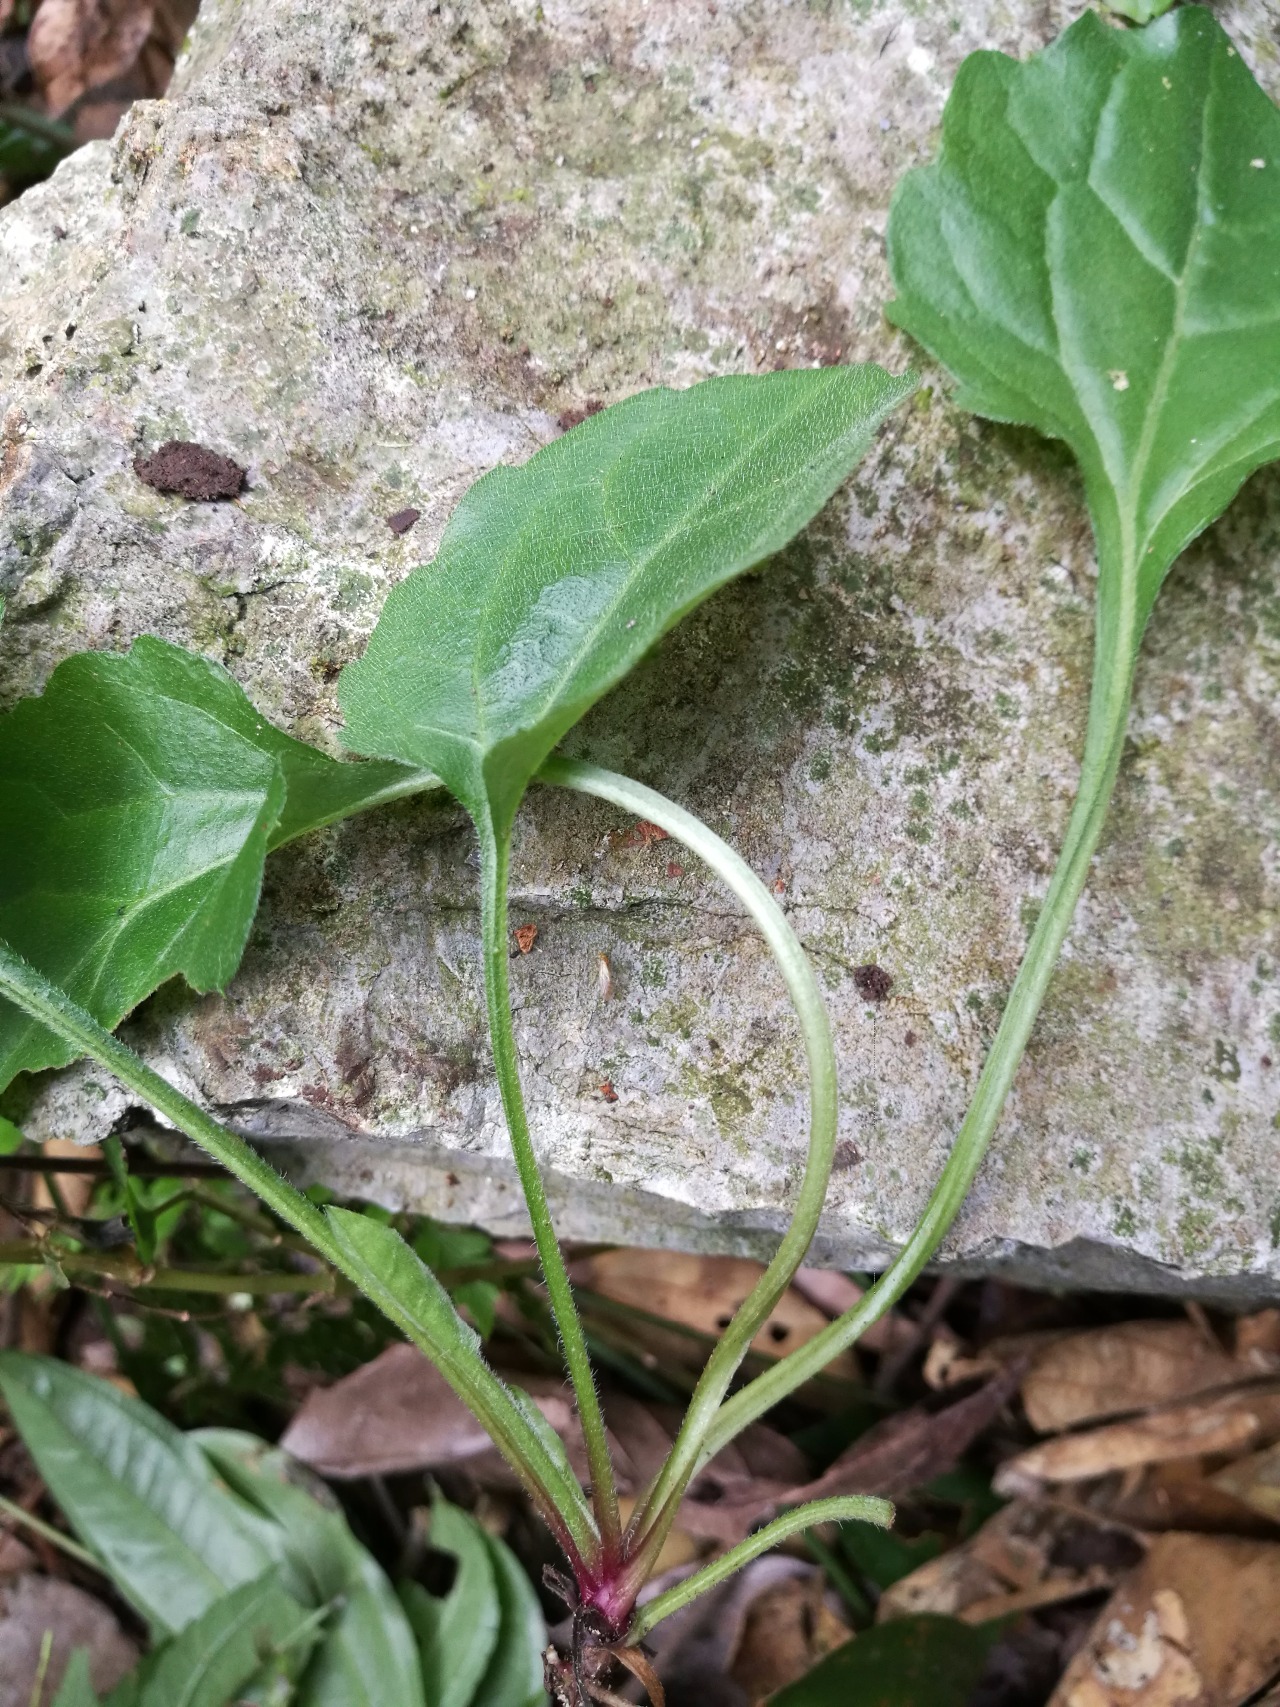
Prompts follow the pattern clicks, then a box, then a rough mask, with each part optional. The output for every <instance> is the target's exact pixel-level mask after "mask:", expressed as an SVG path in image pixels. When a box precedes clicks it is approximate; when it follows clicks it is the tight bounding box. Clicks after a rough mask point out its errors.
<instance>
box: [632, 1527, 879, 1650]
mask: <svg viewBox="0 0 1280 1707" xmlns="http://www.w3.org/2000/svg"><path fill="white" fill-rule="evenodd" d="M851 1522H856V1523H874V1524H876V1525H877V1526H878V1527H879V1528H881V1529H888V1528H889V1527H890V1525H891V1524H892V1523H893V1507H892V1505H891V1504H890V1503H889V1501H888V1500H879V1499H873V1498H872V1497H871V1496H870V1495H867V1494H846V1495H843V1496H841V1497H840V1498H837V1499H830V1500H814V1501H813V1502H812V1503H811V1504H810V1505H801V1506H797V1507H796V1508H795V1510H794V1511H787V1512H784V1513H783V1514H782V1516H781V1517H775V1518H774V1520H773V1522H772V1523H766V1524H765V1526H764V1528H763V1529H757V1530H756V1532H755V1534H754V1535H748V1537H747V1539H746V1540H745V1541H740V1542H739V1543H738V1545H737V1546H736V1547H731V1548H730V1549H729V1551H728V1552H727V1553H722V1554H721V1555H720V1557H719V1558H718V1559H713V1560H712V1561H711V1563H710V1564H709V1565H705V1566H704V1567H703V1568H702V1570H700V1571H695V1572H694V1573H693V1575H692V1576H691V1577H686V1578H685V1579H684V1581H683V1582H679V1583H677V1584H676V1585H675V1587H674V1588H669V1589H668V1590H667V1591H666V1593H665V1594H659V1595H655V1596H654V1598H653V1599H652V1600H650V1601H648V1602H647V1603H646V1604H645V1605H644V1606H642V1607H641V1608H640V1609H639V1611H638V1612H637V1613H636V1615H635V1617H634V1618H633V1619H632V1621H631V1628H630V1629H629V1630H628V1631H627V1641H628V1642H629V1643H632V1644H634V1643H636V1642H640V1641H642V1640H643V1639H644V1637H645V1636H647V1635H648V1634H649V1632H650V1630H652V1629H653V1627H654V1625H655V1624H661V1622H662V1620H663V1619H664V1618H670V1616H671V1614H672V1613H673V1612H679V1611H680V1610H681V1608H683V1607H686V1606H688V1605H689V1603H690V1601H693V1600H696V1599H697V1598H698V1596H699V1595H701V1594H706V1593H707V1592H708V1590H710V1589H713V1588H719V1586H720V1584H721V1583H722V1582H724V1581H725V1580H726V1579H727V1578H729V1577H731V1576H732V1575H733V1574H734V1572H735V1571H740V1570H741V1569H742V1567H743V1566H744V1565H749V1564H750V1563H751V1561H752V1560H753V1559H758V1558H759V1557H760V1555H761V1553H767V1552H768V1551H769V1549H770V1548H771V1547H776V1546H777V1545H778V1543H779V1542H780V1541H786V1540H787V1539H788V1538H789V1537H790V1536H792V1535H796V1534H798V1533H799V1532H800V1531H801V1530H802V1529H811V1528H813V1526H814V1525H815V1524H818V1523H851Z"/></svg>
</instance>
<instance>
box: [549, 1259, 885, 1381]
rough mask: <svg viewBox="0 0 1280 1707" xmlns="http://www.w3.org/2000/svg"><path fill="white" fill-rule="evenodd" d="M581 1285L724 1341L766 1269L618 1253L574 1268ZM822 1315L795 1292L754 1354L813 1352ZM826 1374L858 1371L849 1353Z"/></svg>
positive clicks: (728, 1261) (754, 1346) (764, 1332)
mask: <svg viewBox="0 0 1280 1707" xmlns="http://www.w3.org/2000/svg"><path fill="white" fill-rule="evenodd" d="M572 1273H573V1278H574V1280H575V1281H576V1282H577V1284H578V1285H580V1286H583V1287H586V1288H588V1289H589V1290H591V1291H593V1292H598V1293H600V1294H601V1295H602V1296H603V1297H605V1298H611V1299H613V1301H614V1302H615V1303H617V1304H628V1305H631V1306H632V1307H633V1308H634V1309H637V1310H644V1311H646V1312H647V1313H648V1314H649V1315H652V1316H661V1317H663V1318H664V1319H665V1320H666V1321H668V1322H679V1323H681V1324H682V1325H683V1326H684V1327H687V1328H696V1329H697V1330H698V1332H699V1333H704V1334H708V1335H710V1336H712V1337H713V1338H715V1337H718V1336H719V1335H720V1334H722V1333H723V1332H724V1330H725V1329H726V1328H727V1327H728V1326H729V1323H730V1321H731V1320H732V1319H733V1313H734V1311H735V1310H736V1309H737V1308H738V1306H739V1304H741V1303H742V1300H743V1299H744V1298H745V1297H746V1296H747V1294H748V1292H750V1290H751V1288H752V1287H753V1286H754V1285H755V1283H756V1281H757V1280H759V1278H760V1276H761V1275H762V1274H763V1273H764V1265H763V1264H762V1263H758V1262H750V1261H748V1260H747V1259H746V1258H745V1257H699V1256H689V1255H686V1254H685V1253H684V1252H681V1251H646V1250H612V1251H601V1252H599V1253H598V1254H597V1255H595V1256H589V1257H583V1258H581V1259H579V1260H578V1261H577V1262H575V1263H574V1264H573V1268H572ZM827 1320H828V1318H827V1316H826V1315H825V1314H824V1313H823V1311H821V1310H819V1309H817V1308H816V1307H815V1306H814V1305H813V1304H810V1303H809V1302H808V1300H807V1299H805V1298H803V1297H801V1295H800V1294H799V1292H797V1291H796V1290H795V1288H794V1287H793V1288H791V1289H790V1290H789V1291H787V1292H786V1293H784V1294H783V1296H782V1297H781V1298H780V1299H779V1300H778V1303H777V1306H776V1307H775V1309H774V1311H773V1313H772V1315H771V1316H770V1317H769V1320H768V1321H767V1322H766V1323H765V1325H764V1326H763V1327H762V1328H761V1330H760V1332H759V1333H758V1334H757V1335H756V1337H755V1339H754V1340H752V1342H751V1345H752V1349H753V1350H754V1351H758V1352H764V1353H765V1354H766V1355H767V1356H769V1357H784V1356H786V1354H787V1353H788V1352H791V1351H795V1350H796V1348H797V1347H798V1346H802V1345H807V1344H808V1342H809V1341H810V1340H811V1339H813V1338H814V1337H815V1335H817V1334H819V1333H821V1332H822V1330H823V1328H825V1327H826V1325H827ZM827 1373H828V1374H831V1375H843V1376H845V1377H846V1378H849V1379H852V1378H853V1377H855V1376H856V1375H857V1364H856V1362H855V1361H854V1358H853V1356H852V1355H851V1354H850V1353H849V1352H842V1353H841V1355H840V1356H839V1357H837V1358H835V1359H833V1360H832V1362H831V1363H829V1364H828V1365H827Z"/></svg>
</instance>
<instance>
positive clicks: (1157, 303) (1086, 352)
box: [888, 6, 1280, 655]
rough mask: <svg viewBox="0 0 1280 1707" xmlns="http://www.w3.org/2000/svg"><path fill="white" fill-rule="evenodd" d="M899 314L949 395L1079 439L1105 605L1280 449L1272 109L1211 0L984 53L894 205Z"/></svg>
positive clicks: (1146, 591) (972, 61) (1126, 619)
mask: <svg viewBox="0 0 1280 1707" xmlns="http://www.w3.org/2000/svg"><path fill="white" fill-rule="evenodd" d="M888 241H889V260H890V265H891V268H892V271H893V279H894V284H895V286H896V287H897V290H898V299H897V301H896V302H895V303H894V304H892V306H891V308H890V310H889V313H890V317H891V318H892V319H893V320H895V321H896V322H897V323H898V324H899V325H900V326H903V327H905V328H906V330H907V331H909V332H910V333H912V335H913V336H914V337H916V338H918V339H919V340H920V342H921V343H922V344H924V345H925V346H926V347H927V348H928V349H929V350H931V351H932V352H933V353H934V354H935V355H936V356H937V357H938V358H939V359H940V360H941V361H943V362H945V363H946V365H947V366H948V367H949V368H950V369H951V371H952V372H953V373H954V374H955V375H956V377H957V378H958V379H959V381H960V388H959V391H958V393H957V400H958V402H960V403H961V404H962V405H963V406H964V407H965V408H968V409H972V410H974V411H975V412H976V413H978V414H980V415H989V416H991V417H993V418H994V419H996V420H1001V421H1018V422H1023V423H1025V424H1027V425H1029V426H1033V427H1037V428H1039V430H1040V431H1041V432H1043V433H1047V434H1049V435H1051V436H1052V437H1055V438H1060V439H1064V440H1066V442H1067V443H1068V444H1069V445H1070V446H1071V448H1072V450H1073V451H1074V452H1075V454H1076V456H1077V457H1078V459H1079V461H1080V465H1081V467H1082V469H1083V471H1084V476H1085V485H1086V490H1087V493H1088V499H1089V507H1090V510H1091V512H1092V515H1093V523H1094V530H1095V532H1096V534H1097V538H1098V547H1099V564H1100V571H1101V578H1100V584H1099V604H1100V623H1101V624H1102V625H1106V624H1117V623H1120V624H1123V625H1124V626H1125V627H1126V628H1127V629H1131V630H1132V635H1131V637H1130V639H1129V643H1128V646H1127V650H1128V652H1129V653H1130V655H1132V654H1134V653H1136V650H1137V644H1138V641H1139V639H1140V638H1141V633H1142V629H1143V626H1144V624H1145V622H1146V619H1147V616H1148V615H1149V613H1150V610H1151V606H1152V604H1153V602H1154V600H1155V597H1156V594H1157V592H1158V590H1159V587H1160V583H1161V581H1162V580H1163V578H1164V575H1165V573H1166V571H1167V570H1168V567H1169V565H1170V564H1171V563H1172V562H1173V560H1174V558H1175V557H1177V555H1178V553H1179V552H1180V551H1181V550H1182V549H1183V547H1184V546H1185V545H1186V544H1187V543H1188V541H1189V540H1191V539H1192V538H1193V537H1194V536H1195V535H1196V534H1197V533H1199V532H1200V531H1201V530H1202V529H1203V528H1204V527H1206V526H1207V525H1208V524H1209V523H1210V522H1211V521H1213V520H1214V518H1215V517H1216V516H1218V515H1219V514H1220V513H1221V511H1222V510H1223V509H1224V508H1225V507H1226V505H1227V504H1228V503H1229V502H1230V500H1231V498H1232V497H1233V495H1234V494H1235V492H1236V491H1237V490H1238V488H1239V486H1240V484H1241V482H1242V481H1243V480H1244V479H1245V477H1246V476H1247V475H1248V474H1249V473H1251V472H1252V470H1253V469H1255V468H1257V467H1258V466H1259V465H1260V464H1262V463H1264V462H1268V461H1270V460H1271V459H1272V458H1274V457H1276V456H1277V455H1280V113H1277V111H1276V109H1275V107H1274V106H1273V105H1272V103H1271V102H1270V101H1269V100H1268V99H1267V97H1266V95H1265V94H1264V93H1263V92H1262V90H1261V89H1260V88H1259V87H1258V85H1257V84H1256V83H1255V81H1254V80H1253V77H1252V76H1251V75H1250V73H1249V71H1248V68H1247V67H1246V65H1245V63H1244V61H1243V59H1242V58H1241V57H1240V55H1239V54H1238V53H1237V52H1236V50H1235V48H1234V47H1233V46H1232V45H1231V42H1230V40H1229V39H1228V37H1227V35H1226V33H1225V31H1224V30H1223V29H1222V27H1221V25H1220V24H1218V23H1217V21H1216V20H1215V19H1214V17H1213V15H1212V14H1211V13H1210V12H1208V11H1207V10H1206V9H1205V8H1203V7H1200V6H1189V7H1186V8H1185V9H1182V10H1179V11H1176V12H1172V13H1170V14H1169V15H1168V16H1167V17H1165V18H1162V19H1161V20H1160V21H1159V22H1158V23H1156V24H1153V25H1151V26H1150V27H1149V28H1147V29H1144V30H1117V29H1110V28H1108V27H1107V26H1106V25H1105V24H1104V23H1103V22H1102V21H1101V20H1100V19H1099V18H1098V17H1097V16H1096V15H1095V14H1093V13H1086V14H1085V15H1084V17H1082V18H1081V19H1080V20H1079V21H1078V22H1077V23H1075V24H1073V25H1072V27H1071V28H1070V29H1069V30H1067V31H1066V32H1065V34H1063V35H1062V36H1061V37H1060V38H1059V39H1058V40H1057V41H1056V42H1054V43H1053V45H1052V46H1050V47H1048V48H1046V49H1045V51H1044V52H1043V53H1040V54H1037V55H1036V56H1035V57H1034V58H1032V59H1030V60H1029V61H1027V62H1026V63H1025V64H1017V63H1015V62H1014V61H1013V60H1011V59H1007V58H1005V57H1004V56H1003V55H1002V54H997V53H977V54H973V55H971V57H970V58H969V59H967V60H966V61H965V62H964V64H963V65H962V66H961V68H960V73H959V76H958V77H957V79H956V85H955V88H954V90H953V92H952V95H951V98H950V100H949V101H948V103H947V107H946V111H945V113H944V115H943V127H942V148H941V152H940V154H939V157H938V160H937V163H936V164H935V165H933V166H930V167H925V168H922V169H920V170H918V171H914V172H909V173H908V174H907V176H906V177H905V178H904V180H903V182H902V184H901V185H900V186H899V188H898V191H897V194H896V195H895V197H894V202H893V207H892V211H891V214H890V219H889V238H888Z"/></svg>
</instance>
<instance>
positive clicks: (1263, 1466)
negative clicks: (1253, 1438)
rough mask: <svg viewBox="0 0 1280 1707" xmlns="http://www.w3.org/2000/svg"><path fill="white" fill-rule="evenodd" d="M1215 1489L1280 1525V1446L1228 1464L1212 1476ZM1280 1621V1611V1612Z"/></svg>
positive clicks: (1279, 1614) (1278, 1613) (1279, 1616)
mask: <svg viewBox="0 0 1280 1707" xmlns="http://www.w3.org/2000/svg"><path fill="white" fill-rule="evenodd" d="M1212 1482H1213V1485H1214V1487H1215V1488H1221V1489H1222V1491H1223V1492H1224V1493H1227V1494H1230V1495H1231V1497H1232V1498H1233V1499H1237V1500H1241V1501H1242V1502H1243V1503H1244V1504H1245V1505H1247V1506H1252V1508H1253V1509H1254V1510H1255V1511H1260V1512H1261V1513H1262V1515H1263V1516H1264V1517H1268V1518H1270V1519H1272V1521H1273V1522H1277V1523H1280V1446H1271V1447H1268V1448H1267V1450H1266V1451H1265V1452H1255V1453H1254V1454H1253V1456H1252V1457H1250V1458H1242V1459H1241V1460H1240V1462H1239V1463H1238V1464H1228V1465H1227V1467H1226V1469H1225V1470H1219V1471H1218V1473H1217V1475H1216V1476H1214V1477H1212ZM1277 1617H1278V1618H1280V1612H1277Z"/></svg>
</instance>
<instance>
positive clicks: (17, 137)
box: [0, 101, 76, 615]
mask: <svg viewBox="0 0 1280 1707" xmlns="http://www.w3.org/2000/svg"><path fill="white" fill-rule="evenodd" d="M75 145H76V138H75V132H74V131H73V130H72V129H71V127H70V126H69V125H65V124H58V123H57V122H56V121H55V120H53V119H46V118H43V117H42V116H41V115H40V114H39V113H36V112H33V111H32V110H31V108H29V107H24V106H21V105H20V104H19V103H18V102H17V101H3V102H0V178H3V179H4V180H5V182H6V183H7V184H8V185H9V186H10V187H11V188H14V189H22V188H24V187H25V186H26V185H28V184H34V183H38V182H39V180H40V179H41V178H47V177H48V176H49V174H50V172H52V171H53V169H54V167H55V166H56V165H57V164H58V162H59V160H61V159H63V158H64V157H65V156H66V155H68V154H70V152H71V150H72V149H73V148H74V147H75ZM2 614H3V607H2V606H0V615H2Z"/></svg>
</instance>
